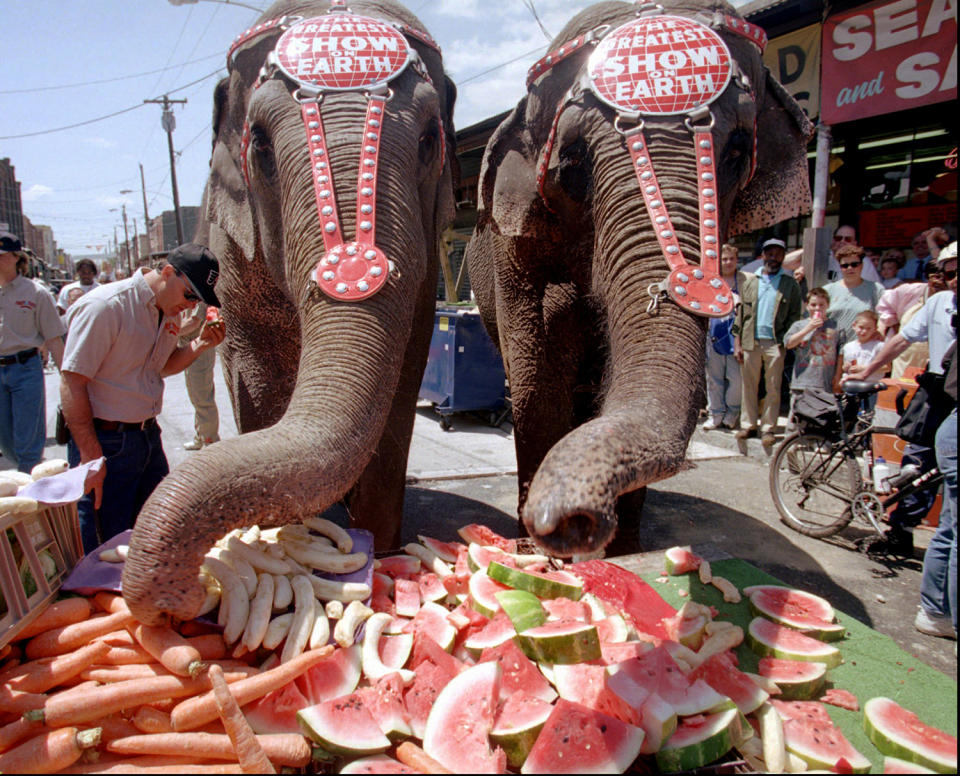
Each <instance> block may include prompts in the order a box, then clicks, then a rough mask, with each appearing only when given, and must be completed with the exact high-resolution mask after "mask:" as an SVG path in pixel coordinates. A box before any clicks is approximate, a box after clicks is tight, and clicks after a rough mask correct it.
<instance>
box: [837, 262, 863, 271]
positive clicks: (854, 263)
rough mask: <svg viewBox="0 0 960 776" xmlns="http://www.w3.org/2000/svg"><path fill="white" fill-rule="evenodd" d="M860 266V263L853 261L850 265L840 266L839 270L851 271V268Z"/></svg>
mask: <svg viewBox="0 0 960 776" xmlns="http://www.w3.org/2000/svg"><path fill="white" fill-rule="evenodd" d="M861 264H863V262H862V261H855V262H851V263H850V264H841V265H840V269H851V268H852V267H859V266H860V265H861Z"/></svg>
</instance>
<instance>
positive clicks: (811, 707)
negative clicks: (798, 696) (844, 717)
mask: <svg viewBox="0 0 960 776" xmlns="http://www.w3.org/2000/svg"><path fill="white" fill-rule="evenodd" d="M770 705H771V706H773V708H775V709H776V710H777V713H778V714H779V715H780V716H781V717H782V718H783V719H800V720H804V721H806V722H810V723H813V724H817V725H831V724H833V720H832V719H831V718H830V713H829V712H828V711H827V707H826V706H824V705H823V704H822V703H819V702H817V701H780V700H777V699H776V698H771V699H770Z"/></svg>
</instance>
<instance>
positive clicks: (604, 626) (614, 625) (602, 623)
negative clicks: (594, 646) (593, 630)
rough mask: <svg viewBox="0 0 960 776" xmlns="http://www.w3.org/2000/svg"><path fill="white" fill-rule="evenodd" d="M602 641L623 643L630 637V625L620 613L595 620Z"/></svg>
mask: <svg viewBox="0 0 960 776" xmlns="http://www.w3.org/2000/svg"><path fill="white" fill-rule="evenodd" d="M593 624H594V625H596V626H597V633H598V634H599V636H600V641H602V642H604V643H605V644H622V643H624V642H625V641H626V640H627V639H629V638H630V626H629V625H627V621H626V620H625V619H623V617H622V616H620V615H619V614H611V615H610V616H609V617H604V618H603V619H602V620H594V622H593Z"/></svg>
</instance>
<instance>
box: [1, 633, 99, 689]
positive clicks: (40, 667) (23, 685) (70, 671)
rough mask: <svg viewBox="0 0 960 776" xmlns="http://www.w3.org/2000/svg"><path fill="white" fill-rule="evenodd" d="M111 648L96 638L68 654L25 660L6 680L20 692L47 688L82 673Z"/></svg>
mask: <svg viewBox="0 0 960 776" xmlns="http://www.w3.org/2000/svg"><path fill="white" fill-rule="evenodd" d="M109 649H110V646H109V645H108V644H104V643H103V642H102V641H94V642H93V643H92V644H87V645H86V646H85V647H80V649H78V650H75V651H73V652H68V653H67V654H65V655H58V656H57V657H52V658H49V657H45V658H41V659H40V660H34V661H32V662H30V663H24V664H23V665H21V666H20V667H19V670H18V671H16V672H15V673H14V674H13V675H11V676H7V678H6V679H5V680H4V684H6V685H7V686H8V687H10V688H11V689H13V690H19V691H20V692H47V690H50V689H52V688H53V687H56V686H57V685H60V684H63V683H64V682H66V681H68V680H69V679H72V678H73V677H75V676H77V675H79V674H80V672H81V671H83V670H84V669H85V668H87V667H88V666H90V665H92V664H93V663H96V662H97V661H98V660H99V659H100V658H101V657H102V656H103V655H105V654H106V653H107V651H108V650H109Z"/></svg>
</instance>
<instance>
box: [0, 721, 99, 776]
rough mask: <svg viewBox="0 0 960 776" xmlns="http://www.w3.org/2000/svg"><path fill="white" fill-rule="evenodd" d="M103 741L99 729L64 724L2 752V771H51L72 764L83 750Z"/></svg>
mask: <svg viewBox="0 0 960 776" xmlns="http://www.w3.org/2000/svg"><path fill="white" fill-rule="evenodd" d="M99 743H100V728H91V729H90V730H83V731H80V730H77V729H76V728H75V727H65V728H60V729H59V730H50V731H48V732H46V733H41V734H40V735H39V736H34V737H33V738H31V739H30V740H28V741H25V742H24V743H22V744H20V746H18V747H16V748H14V749H11V750H10V751H9V752H6V753H5V754H2V755H0V772H3V773H52V772H54V771H59V770H60V769H61V768H66V767H67V766H70V765H73V764H74V763H75V762H76V761H77V760H79V759H80V755H81V754H83V750H84V749H90V748H91V747H94V746H97V745H98V744H99Z"/></svg>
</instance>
